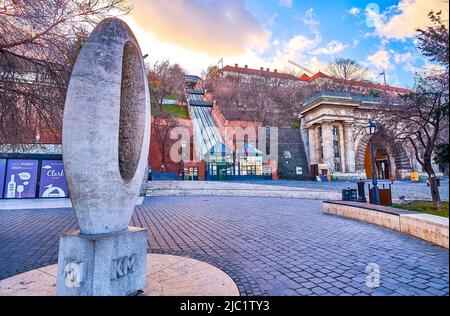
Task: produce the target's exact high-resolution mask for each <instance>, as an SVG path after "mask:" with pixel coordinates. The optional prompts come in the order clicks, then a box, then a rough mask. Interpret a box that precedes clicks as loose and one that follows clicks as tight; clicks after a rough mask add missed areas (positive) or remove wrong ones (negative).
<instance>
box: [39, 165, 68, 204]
mask: <svg viewBox="0 0 450 316" xmlns="http://www.w3.org/2000/svg"><path fill="white" fill-rule="evenodd" d="M68 195H69V194H68V190H67V182H66V177H65V175H64V165H63V162H62V160H42V167H41V178H40V185H39V197H42V198H63V197H67V196H68Z"/></svg>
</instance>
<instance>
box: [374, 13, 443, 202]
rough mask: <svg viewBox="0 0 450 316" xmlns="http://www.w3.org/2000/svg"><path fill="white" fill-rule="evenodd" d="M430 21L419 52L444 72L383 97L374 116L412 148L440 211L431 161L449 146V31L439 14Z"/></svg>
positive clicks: (421, 35) (430, 74) (429, 73)
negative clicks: (405, 91)
mask: <svg viewBox="0 0 450 316" xmlns="http://www.w3.org/2000/svg"><path fill="white" fill-rule="evenodd" d="M430 19H431V21H432V22H433V26H431V27H429V28H428V29H427V30H418V31H419V35H418V40H419V49H420V50H421V51H422V52H423V54H424V55H425V56H427V57H428V58H430V60H432V61H435V62H438V63H439V64H440V65H441V66H442V67H443V69H441V70H431V71H427V72H424V73H420V74H419V73H418V74H416V85H415V88H414V90H413V92H412V93H410V94H408V95H404V96H402V97H400V98H394V99H392V97H390V96H385V97H384V100H385V101H386V102H385V104H384V105H383V107H380V109H378V113H377V114H378V116H379V119H380V121H381V124H382V126H383V128H384V129H385V130H386V131H387V132H388V133H389V134H390V136H391V137H392V138H393V139H395V140H399V141H401V142H404V143H409V145H411V147H412V148H413V152H414V155H415V158H416V160H417V162H418V163H419V164H420V165H421V166H422V169H423V170H424V171H425V172H426V173H427V174H428V177H429V182H430V190H431V197H432V199H433V202H434V205H435V207H436V209H438V210H439V209H441V198H440V195H439V188H438V179H437V178H436V174H435V172H434V170H433V166H432V161H433V155H434V154H435V153H436V150H437V149H438V148H439V147H438V146H442V145H443V144H448V127H449V125H448V123H449V121H448V107H449V99H448V59H447V60H445V59H444V58H443V53H442V52H441V49H444V50H445V51H447V57H448V30H447V29H446V28H445V27H443V25H442V23H441V21H440V16H439V14H433V12H432V13H430ZM444 33H447V34H444ZM437 48H438V49H437ZM444 55H445V54H444Z"/></svg>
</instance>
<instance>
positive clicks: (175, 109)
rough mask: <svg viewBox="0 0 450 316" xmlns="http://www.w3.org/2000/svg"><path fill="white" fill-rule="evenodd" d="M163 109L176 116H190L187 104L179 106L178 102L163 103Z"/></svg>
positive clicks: (184, 117)
mask: <svg viewBox="0 0 450 316" xmlns="http://www.w3.org/2000/svg"><path fill="white" fill-rule="evenodd" d="M162 109H163V111H164V112H166V113H170V114H172V115H174V116H176V117H179V118H183V119H188V118H189V112H188V109H187V107H185V106H178V105H176V104H163V105H162Z"/></svg>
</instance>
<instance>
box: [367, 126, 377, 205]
mask: <svg viewBox="0 0 450 316" xmlns="http://www.w3.org/2000/svg"><path fill="white" fill-rule="evenodd" d="M376 131H377V125H376V124H375V122H374V121H372V120H370V121H369V124H368V125H367V126H366V132H367V133H368V134H369V135H370V160H371V162H372V185H373V188H372V203H373V204H376V205H379V204H380V189H379V188H378V181H377V173H376V172H375V149H374V143H373V136H374V135H375V132H376Z"/></svg>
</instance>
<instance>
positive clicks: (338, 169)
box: [334, 162, 341, 172]
mask: <svg viewBox="0 0 450 316" xmlns="http://www.w3.org/2000/svg"><path fill="white" fill-rule="evenodd" d="M334 171H335V172H341V164H340V163H339V162H335V163H334Z"/></svg>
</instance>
